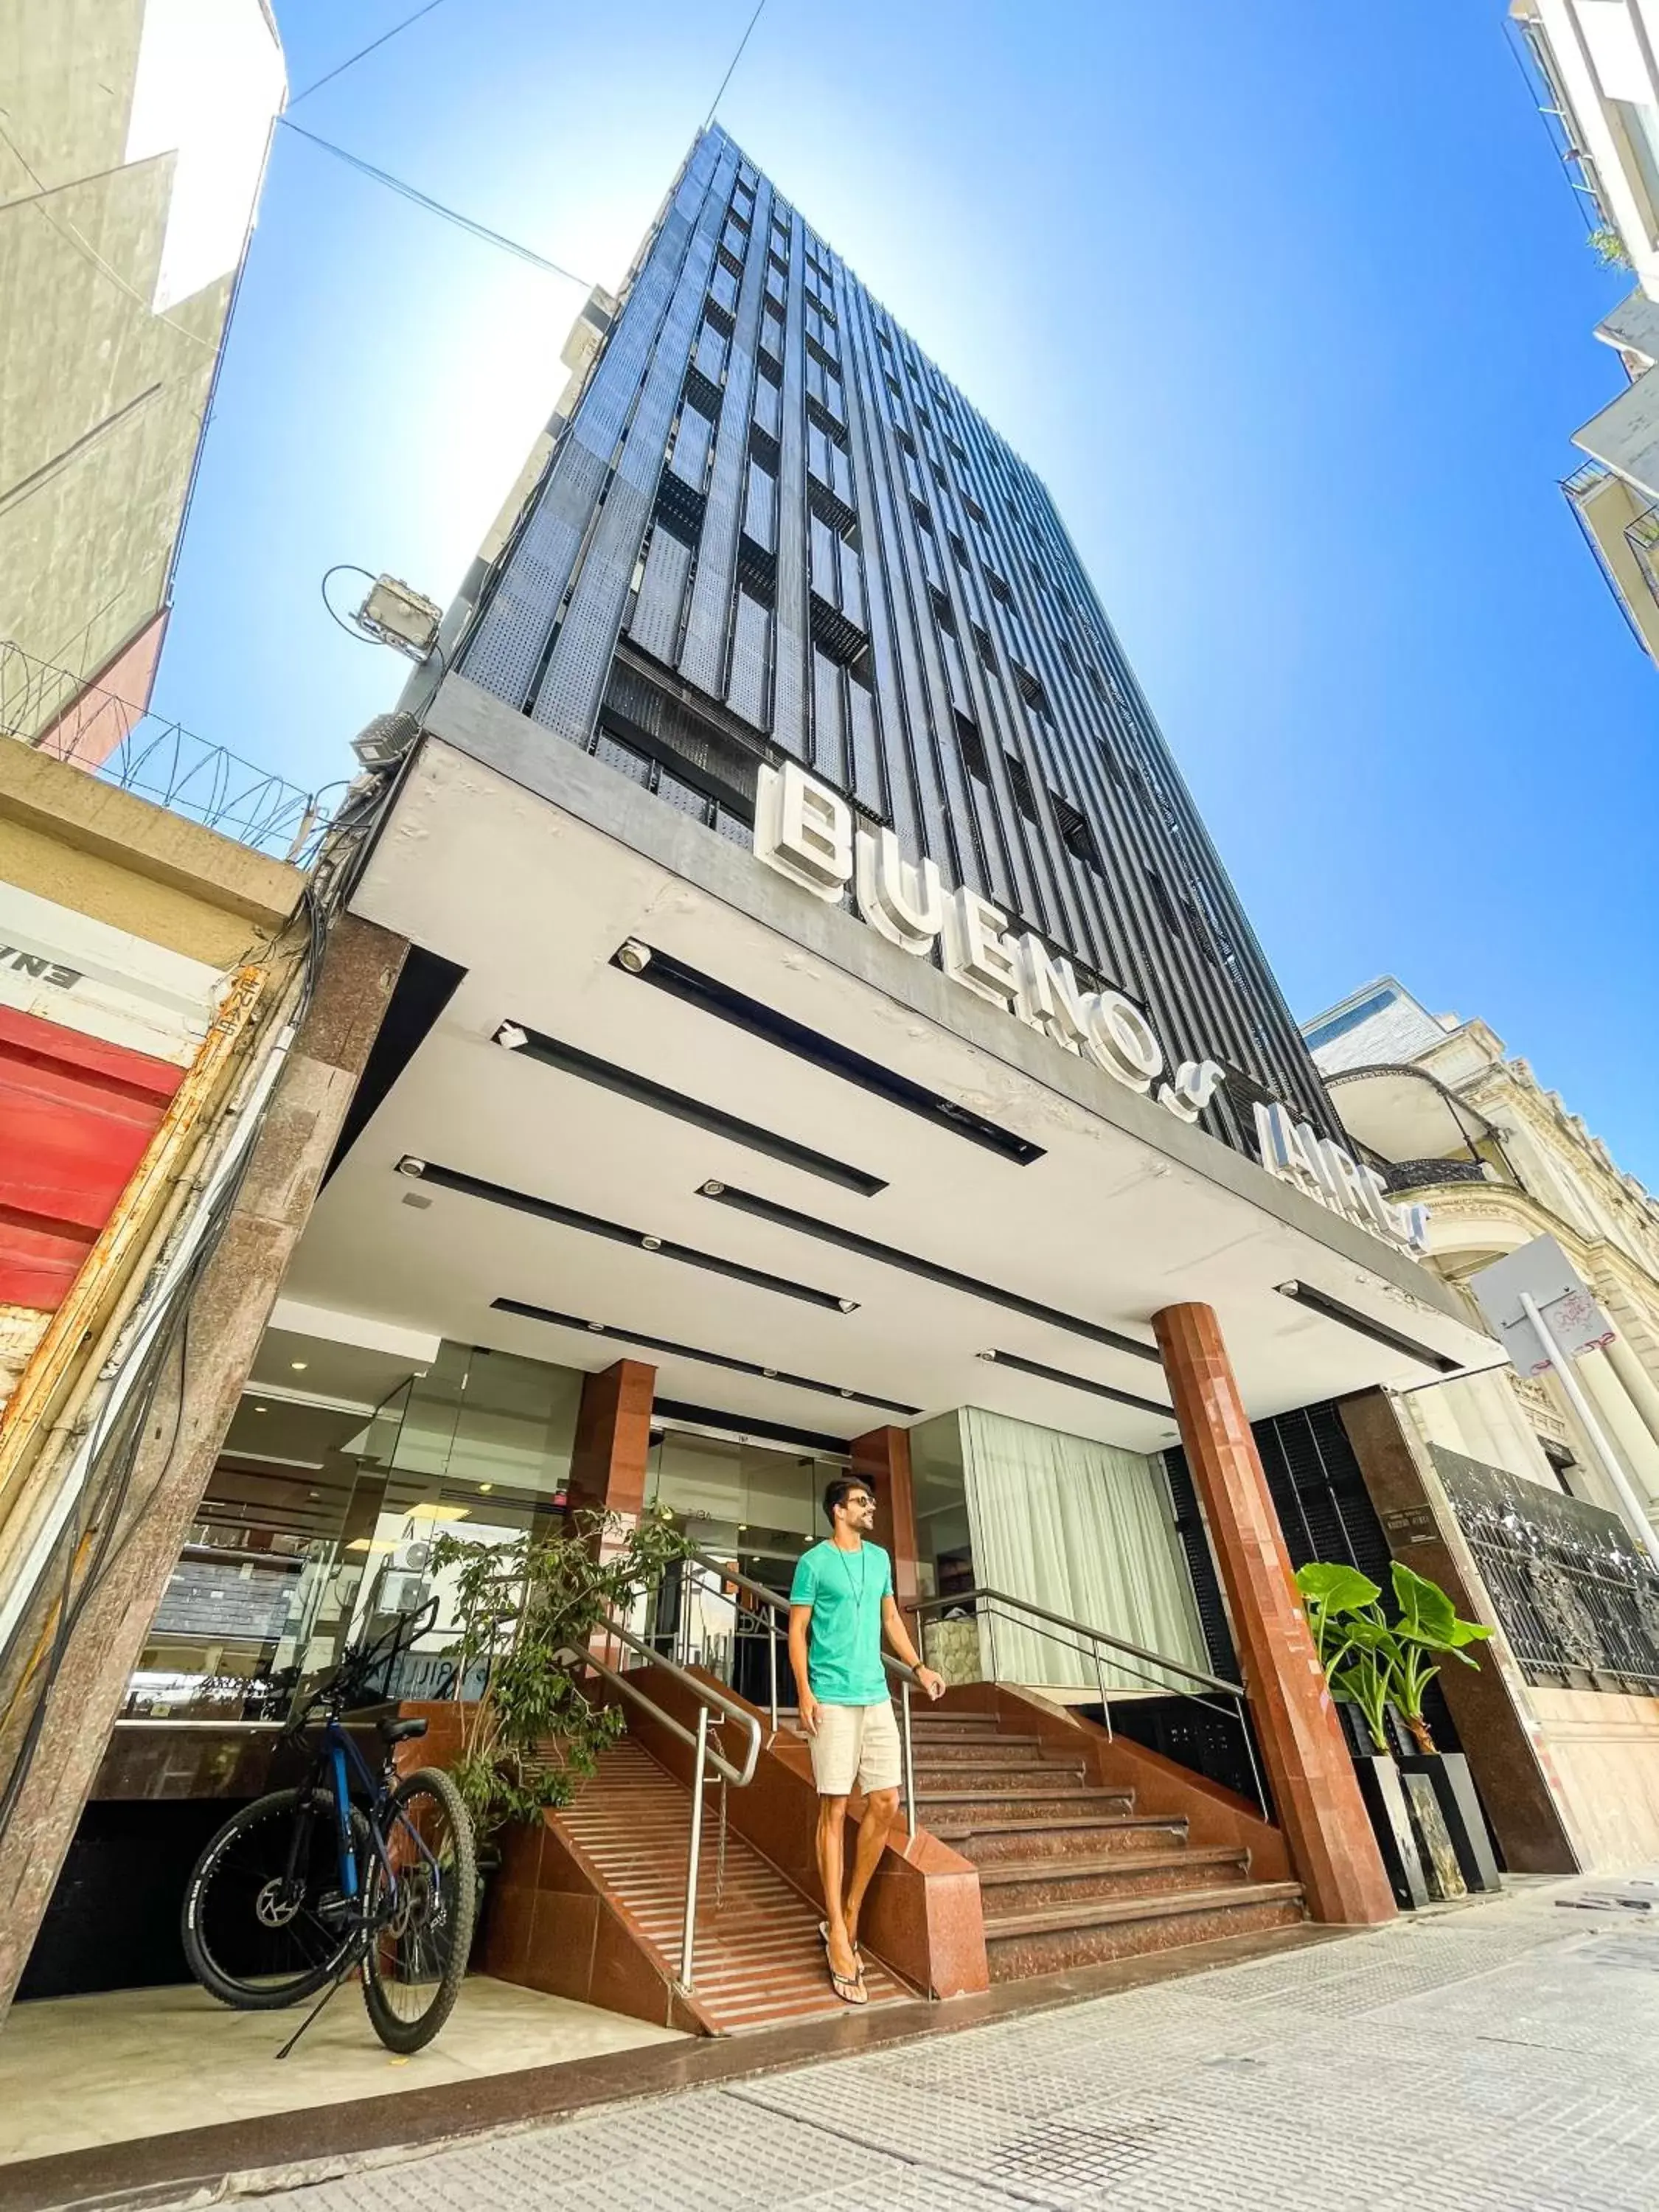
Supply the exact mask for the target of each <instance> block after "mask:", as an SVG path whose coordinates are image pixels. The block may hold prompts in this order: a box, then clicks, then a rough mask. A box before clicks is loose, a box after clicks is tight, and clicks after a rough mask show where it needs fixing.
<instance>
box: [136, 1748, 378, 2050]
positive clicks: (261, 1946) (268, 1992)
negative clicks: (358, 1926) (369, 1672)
mask: <svg viewBox="0 0 1659 2212" xmlns="http://www.w3.org/2000/svg"><path fill="white" fill-rule="evenodd" d="M352 1828H353V1831H354V1834H355V1836H356V1849H357V1852H358V1856H359V1861H360V1863H361V1858H362V1835H363V1832H364V1823H363V1820H362V1814H360V1813H358V1812H357V1811H356V1808H353V1813H352ZM339 1882H340V1874H339V1838H338V1829H337V1823H336V1819H335V1813H334V1800H333V1798H332V1797H331V1796H329V1795H328V1794H327V1793H326V1792H325V1791H319V1792H313V1791H312V1790H275V1791H273V1792H272V1794H271V1795H270V1796H269V1797H261V1798H259V1799H258V1800H257V1801H256V1802H255V1803H253V1804H252V1805H247V1806H245V1807H244V1808H243V1809H242V1810H241V1811H240V1813H238V1814H236V1815H235V1816H234V1818H233V1819H231V1820H227V1821H226V1823H225V1825H224V1826H223V1827H222V1828H221V1829H220V1831H219V1832H218V1833H217V1835H216V1836H215V1837H214V1838H213V1840H212V1842H211V1843H210V1844H209V1845H208V1847H207V1849H206V1850H204V1852H203V1854H202V1856H201V1857H200V1858H199V1859H197V1862H196V1865H195V1868H194V1869H193V1870H192V1872H191V1877H190V1881H189V1884H188V1886H187V1887H186V1889H185V1907H184V1919H183V1925H182V1928H181V1929H180V1933H181V1935H182V1936H183V1938H184V1945H185V1959H186V1960H187V1961H188V1962H189V1966H190V1971H191V1973H192V1974H194V1975H195V1977H196V1978H197V1981H198V1982H199V1983H200V1984H202V1987H203V1988H204V1990H207V1991H208V1992H209V1994H210V1996H216V1997H217V1998H218V2000H219V2002H220V2003H221V2004H228V2005H234V2006H235V2007H236V2008H238V2010H239V2011H243V2012H267V2011H274V2010H276V2008H279V2007H280V2006H283V2005H290V2004H297V2003H298V2002H300V2000H301V1998H302V1997H308V1996H312V1995H313V1992H315V1991H316V1990H320V1989H321V1988H322V1986H323V1984H325V1982H327V1981H329V1980H330V1979H331V1978H332V1977H333V1975H334V1974H335V1973H337V1972H338V1970H339V1968H340V1967H341V1966H342V1965H343V1962H344V1960H345V1955H346V1953H347V1951H348V1950H349V1948H350V1945H351V1941H352V1936H353V1932H354V1927H355V1921H356V1915H355V1914H352V1915H350V1916H349V1921H348V1917H347V1915H346V1914H345V1913H344V1912H343V1911H341V1909H340V1907H339V1905H338V1903H337V1899H338V1893H339ZM328 1905H331V1906H332V1908H333V1909H332V1910H328V1909H327V1907H328Z"/></svg>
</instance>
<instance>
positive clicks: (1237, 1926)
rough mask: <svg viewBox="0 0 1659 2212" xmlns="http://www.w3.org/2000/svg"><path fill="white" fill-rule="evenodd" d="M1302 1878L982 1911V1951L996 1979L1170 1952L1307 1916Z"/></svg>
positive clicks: (1290, 1923)
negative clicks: (984, 1913)
mask: <svg viewBox="0 0 1659 2212" xmlns="http://www.w3.org/2000/svg"><path fill="white" fill-rule="evenodd" d="M1303 1918H1304V1910H1303V1902H1302V1887H1301V1884H1300V1883H1299V1882H1294V1881H1272V1882H1244V1883H1240V1884H1235V1885H1233V1886H1231V1887H1227V1888H1225V1889H1188V1890H1182V1891H1180V1892H1179V1893H1176V1894H1174V1895H1170V1896H1164V1897H1126V1898H1116V1899H1100V1900H1098V1901H1097V1902H1096V1903H1093V1904H1086V1905H1057V1906H1052V1907H1045V1908H1043V1909H1041V1910H1039V1911H1030V1912H1012V1913H1007V1914H999V1915H996V1916H994V1917H992V1916H990V1915H987V1918H986V1923H985V1951H986V1959H987V1964H988V1966H989V1968H990V1974H991V1979H992V1980H993V1981H994V1982H1006V1981H1017V1980H1020V1979H1023V1978H1024V1977H1026V1976H1027V1975H1030V1974H1052V1973H1060V1972H1064V1971H1065V1970H1066V1969H1067V1968H1068V1967H1073V1966H1095V1965H1098V1964H1101V1963H1103V1962H1104V1961H1105V1960H1110V1959H1127V1958H1136V1957H1139V1956H1141V1955H1143V1954H1146V1952H1149V1951H1164V1950H1173V1949H1175V1948H1177V1947H1178V1946H1180V1945H1182V1944H1183V1943H1203V1942H1211V1941H1212V1940H1213V1939H1214V1938H1216V1937H1218V1936H1242V1935H1247V1934H1249V1933H1252V1932H1255V1931H1257V1930H1260V1929H1268V1928H1288V1927H1293V1926H1295V1925H1296V1924H1297V1923H1298V1922H1299V1921H1301V1920H1302V1919H1303Z"/></svg>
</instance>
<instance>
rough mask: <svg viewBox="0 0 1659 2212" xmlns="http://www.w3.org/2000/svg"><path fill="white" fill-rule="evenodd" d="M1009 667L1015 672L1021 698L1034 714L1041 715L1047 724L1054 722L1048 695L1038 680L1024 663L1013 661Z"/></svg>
mask: <svg viewBox="0 0 1659 2212" xmlns="http://www.w3.org/2000/svg"><path fill="white" fill-rule="evenodd" d="M1009 665H1010V666H1011V667H1012V670H1013V671H1014V681H1015V683H1016V684H1018V686H1019V696H1020V697H1021V698H1022V699H1023V700H1024V702H1025V703H1026V705H1027V706H1028V707H1029V708H1030V709H1031V712H1032V713H1033V714H1041V715H1042V719H1043V720H1044V721H1045V722H1052V721H1053V720H1054V715H1053V714H1052V713H1051V712H1050V710H1049V706H1048V693H1047V692H1046V691H1045V690H1043V688H1042V684H1040V683H1039V682H1038V681H1037V679H1036V677H1035V676H1033V675H1032V673H1031V671H1030V669H1029V668H1027V667H1026V666H1025V665H1024V663H1023V662H1022V661H1018V660H1015V661H1011V662H1010V664H1009Z"/></svg>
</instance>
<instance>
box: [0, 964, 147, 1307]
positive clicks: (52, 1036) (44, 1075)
mask: <svg viewBox="0 0 1659 2212" xmlns="http://www.w3.org/2000/svg"><path fill="white" fill-rule="evenodd" d="M184 1079H185V1071H184V1069H183V1068H182V1067H174V1066H172V1065H171V1064H170V1063H169V1062H168V1061H167V1060H153V1059H151V1058H150V1056H149V1054H147V1053H142V1052H129V1051H128V1050H126V1048H125V1047H123V1046H121V1045H112V1044H105V1043H104V1042H102V1041H101V1040H100V1038H97V1037H88V1036H82V1034H81V1033H80V1031H79V1030H67V1029H62V1028H60V1027H59V1026H58V1024H57V1023H55V1022H44V1021H41V1020H40V1019H39V1018H38V1017H37V1016H35V1015H33V1014H24V1013H19V1012H16V1011H15V1009H14V1008H12V1007H9V1006H0V1303H4V1304H9V1305H20V1306H33V1307H36V1308H39V1309H40V1310H44V1311H46V1312H50V1311H52V1310H53V1309H54V1308H56V1307H57V1306H58V1304H60V1303H61V1302H62V1300H63V1298H64V1295H65V1293H66V1292H67V1291H68V1290H69V1287H70V1284H71V1283H72V1282H73V1281H74V1280H75V1277H76V1273H77V1271H78V1270H79V1268H80V1266H81V1263H82V1261H83V1260H84V1259H85V1257H86V1255H87V1253H88V1250H89V1249H90V1248H91V1246H92V1245H93V1244H94V1243H96V1241H97V1238H98V1236H99V1232H100V1231H101V1230H102V1228H103V1227H104V1225H105V1224H106V1222H107V1221H108V1219H109V1218H110V1215H111V1214H112V1212H114V1210H115V1202H116V1200H117V1199H118V1198H119V1196H120V1194H121V1193H122V1191H123V1190H124V1189H125V1187H126V1184H127V1182H128V1181H129V1180H130V1178H131V1175H132V1171H133V1170H134V1169H135V1168H136V1167H137V1164H138V1163H139V1161H140V1160H141V1159H142V1158H143V1153H144V1148H145V1146H147V1145H148V1144H149V1140H150V1138H151V1137H152V1135H153V1134H154V1133H155V1129H156V1127H157V1126H158V1125H159V1124H160V1122H161V1117H162V1116H163V1115H164V1114H165V1113H166V1112H167V1103H168V1101H169V1100H170V1099H171V1098H172V1097H173V1093H174V1091H177V1090H178V1088H179V1085H180V1084H181V1083H182V1082H183V1081H184Z"/></svg>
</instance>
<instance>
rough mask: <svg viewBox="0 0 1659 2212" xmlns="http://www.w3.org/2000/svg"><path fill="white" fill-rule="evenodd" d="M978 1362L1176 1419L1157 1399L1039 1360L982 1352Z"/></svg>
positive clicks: (1008, 1353)
mask: <svg viewBox="0 0 1659 2212" xmlns="http://www.w3.org/2000/svg"><path fill="white" fill-rule="evenodd" d="M979 1357H980V1358H981V1359H986V1360H989V1361H991V1362H992V1363H993V1364H994V1365H996V1366H998V1367H1013V1368H1017V1369H1018V1370H1019V1372H1020V1373H1021V1374H1022V1375H1035V1376H1036V1377H1037V1379H1038V1380H1039V1381H1040V1382H1043V1383H1063V1384H1064V1385H1065V1387H1066V1389H1068V1390H1086V1391H1087V1392H1088V1393H1089V1395H1090V1396H1091V1397H1093V1398H1109V1399H1111V1400H1112V1401H1113V1402H1114V1403H1115V1404H1116V1405H1119V1406H1133V1407H1135V1408H1136V1410H1137V1411H1138V1412H1139V1413H1157V1414H1158V1415H1160V1416H1161V1418H1162V1419H1164V1420H1166V1421H1172V1420H1174V1419H1175V1408H1174V1407H1173V1406H1160V1405H1159V1404H1158V1401H1157V1399H1156V1398H1137V1397H1136V1396H1135V1395H1134V1393H1133V1390H1115V1389H1113V1388H1112V1386H1111V1384H1110V1383H1096V1382H1094V1381H1092V1380H1091V1378H1090V1377H1089V1376H1087V1375H1068V1374H1067V1373H1066V1370H1065V1369H1064V1368H1063V1367H1045V1366H1044V1365H1043V1364H1042V1361H1041V1360H1040V1359H1022V1358H1021V1357H1020V1355H1019V1354H1018V1352H981V1353H980V1355H979Z"/></svg>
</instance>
